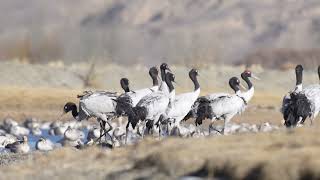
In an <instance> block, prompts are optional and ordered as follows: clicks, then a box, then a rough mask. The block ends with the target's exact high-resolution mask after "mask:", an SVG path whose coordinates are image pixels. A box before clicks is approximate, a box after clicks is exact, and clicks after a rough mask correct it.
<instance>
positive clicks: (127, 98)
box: [116, 67, 159, 116]
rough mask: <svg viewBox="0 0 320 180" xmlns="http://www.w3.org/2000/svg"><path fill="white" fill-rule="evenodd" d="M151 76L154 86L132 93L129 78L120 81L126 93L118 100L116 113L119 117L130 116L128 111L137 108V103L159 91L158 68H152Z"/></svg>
mask: <svg viewBox="0 0 320 180" xmlns="http://www.w3.org/2000/svg"><path fill="white" fill-rule="evenodd" d="M149 75H150V77H151V79H152V82H153V86H152V87H151V88H144V89H140V90H135V91H131V89H130V86H129V80H128V79H127V78H122V79H121V80H120V85H121V87H122V89H123V90H124V91H125V93H123V94H121V95H120V96H119V97H118V98H117V99H116V102H117V106H116V112H117V115H118V116H122V115H126V114H128V113H127V111H128V110H129V109H130V107H135V106H136V105H137V103H138V102H139V101H140V100H141V99H142V98H143V97H144V96H146V95H148V94H150V93H152V92H156V91H158V89H159V83H158V70H157V68H156V67H151V68H150V70H149ZM129 106H130V107H129Z"/></svg>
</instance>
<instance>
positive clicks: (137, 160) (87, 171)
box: [0, 127, 320, 179]
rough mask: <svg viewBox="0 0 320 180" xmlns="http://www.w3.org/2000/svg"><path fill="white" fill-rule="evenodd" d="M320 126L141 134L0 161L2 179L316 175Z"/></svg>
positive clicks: (319, 175)
mask: <svg viewBox="0 0 320 180" xmlns="http://www.w3.org/2000/svg"><path fill="white" fill-rule="evenodd" d="M319 135H320V132H319V127H313V128H308V127H306V128H300V129H296V130H294V131H293V130H290V131H282V132H275V133H260V134H248V135H236V136H234V135H231V136H220V137H212V138H202V139H167V140H163V141H155V140H150V139H149V140H145V141H144V142H142V143H140V144H138V145H136V146H131V147H128V148H118V149H115V150H113V151H103V150H99V149H97V148H89V149H86V150H83V151H76V150H74V149H69V148H63V149H59V150H56V151H53V152H50V153H48V154H41V153H34V154H33V155H32V158H28V159H27V160H25V161H23V162H21V163H19V164H18V163H15V164H12V165H9V166H2V167H0V172H6V173H1V175H0V176H1V177H2V179H17V178H18V179H34V178H36V179H43V178H50V179H51V178H53V179H67V178H68V179H69V178H70V177H71V178H72V179H76V178H80V179H87V178H89V177H90V178H93V179H104V178H108V179H109V178H114V179H135V178H138V177H140V178H143V177H144V178H151V177H153V178H154V179H163V178H166V179H167V178H170V179H172V178H178V177H181V176H187V175H193V176H201V177H216V178H226V179H279V178H281V179H314V178H320V168H319V167H320V159H319V157H320V154H319V153H320V146H319V145H320V140H319V139H318V138H315V137H318V136H319Z"/></svg>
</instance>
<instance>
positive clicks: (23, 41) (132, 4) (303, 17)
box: [0, 0, 320, 64]
mask: <svg viewBox="0 0 320 180" xmlns="http://www.w3.org/2000/svg"><path fill="white" fill-rule="evenodd" d="M22 14H23V15H22ZM8 17H10V18H8ZM0 24H1V27H0V32H1V33H0V47H1V48H0V58H1V59H11V58H20V59H25V58H27V59H29V61H31V62H42V61H45V60H56V59H62V60H65V61H69V62H70V61H79V60H84V61H87V60H88V59H94V60H97V61H104V62H110V61H112V62H117V63H122V64H123V63H125V64H126V63H132V62H140V63H141V62H142V63H149V64H150V63H152V62H158V61H160V60H162V59H167V60H168V61H170V62H175V63H188V64H201V63H203V62H239V61H246V57H247V55H249V54H254V53H255V51H256V50H261V49H278V48H286V49H290V50H291V51H296V50H298V52H300V51H301V50H307V49H313V50H315V51H318V49H317V48H319V44H320V41H319V39H320V38H319V33H318V32H319V29H320V2H319V1H317V0H304V1H293V0H282V1H278V0H263V1H252V0H233V1H221V0H201V1H193V0H185V1H174V0H167V1H148V0H108V1H104V0H94V1H83V0H81V1H64V0H58V1H54V2H53V1H39V0H30V1H28V2H23V3H21V1H18V0H13V1H11V0H10V1H9V0H4V1H1V2H0ZM268 52H269V53H273V51H268ZM275 54H277V53H275ZM277 57H279V56H276V57H275V58H270V59H268V60H265V61H271V60H272V61H274V62H275V64H276V62H279V61H280V62H281V61H285V60H281V58H277ZM280 57H281V56H280ZM275 59H276V60H275ZM309 59H310V58H309ZM258 61H261V60H258ZM289 61H290V59H289ZM310 61H311V60H310ZM312 61H316V62H319V60H318V59H316V60H314V59H313V60H312Z"/></svg>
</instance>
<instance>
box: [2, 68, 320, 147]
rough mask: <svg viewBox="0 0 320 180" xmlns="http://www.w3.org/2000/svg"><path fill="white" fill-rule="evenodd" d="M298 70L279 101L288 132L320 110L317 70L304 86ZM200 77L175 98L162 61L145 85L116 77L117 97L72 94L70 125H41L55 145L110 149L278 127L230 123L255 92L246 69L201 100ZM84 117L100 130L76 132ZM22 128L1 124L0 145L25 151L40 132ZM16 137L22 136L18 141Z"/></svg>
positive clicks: (32, 126) (44, 142) (33, 125)
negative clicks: (152, 138)
mask: <svg viewBox="0 0 320 180" xmlns="http://www.w3.org/2000/svg"><path fill="white" fill-rule="evenodd" d="M303 71H304V69H303V66H302V65H297V66H296V68H295V79H296V82H295V87H294V88H293V89H292V90H291V91H289V92H288V93H287V94H286V95H285V96H284V97H283V100H282V107H281V112H282V115H283V119H284V123H283V125H284V127H287V128H294V127H300V126H303V125H304V123H305V121H306V120H307V119H309V120H310V123H309V124H310V125H313V123H314V120H315V118H316V117H317V115H318V114H319V111H320V66H319V67H318V69H317V74H318V78H319V83H318V84H311V85H307V86H304V85H303ZM159 73H160V76H159ZM186 74H187V73H186ZM199 75H201V73H199V72H198V70H197V69H191V70H190V71H189V73H188V76H189V77H188V78H190V80H191V82H192V83H193V86H194V87H193V89H192V90H190V91H189V92H186V93H181V94H176V90H175V83H176V78H175V75H174V72H172V71H171V69H170V68H169V66H168V64H166V63H162V64H161V65H160V68H159V70H158V68H157V67H151V68H150V69H149V76H150V78H151V80H152V85H151V86H150V87H146V88H143V89H137V90H135V89H134V90H133V89H131V87H130V81H129V79H128V78H126V77H123V78H121V79H120V86H121V88H122V89H123V93H120V95H119V93H116V92H108V91H84V92H83V93H82V94H80V95H78V96H77V98H78V99H79V102H78V106H77V104H76V103H74V102H67V103H66V104H65V105H64V107H63V114H62V115H61V117H62V116H63V115H64V114H67V113H69V112H70V113H71V114H72V116H73V118H74V119H75V121H70V123H62V122H61V121H55V122H53V123H51V124H50V125H48V127H46V128H47V129H48V134H49V135H60V136H63V137H64V138H63V139H61V140H60V141H58V142H59V143H60V144H61V145H71V146H74V147H77V148H79V149H81V148H84V147H86V146H88V145H92V144H99V145H101V146H102V147H107V148H112V147H116V146H120V145H122V144H127V142H130V143H132V142H137V141H138V140H140V139H143V138H144V137H145V136H157V137H159V138H160V139H161V138H164V137H166V136H180V137H189V136H192V137H199V136H202V135H200V134H201V133H202V134H203V136H206V135H210V134H212V133H213V134H220V135H227V134H232V133H233V132H235V129H236V131H237V132H241V131H243V132H248V131H247V130H249V131H252V132H258V131H263V132H269V131H272V130H273V129H278V128H279V127H274V126H272V125H270V124H269V123H264V124H263V125H261V126H260V127H257V126H255V125H249V124H245V123H244V124H243V125H238V126H237V125H233V124H232V123H231V120H232V118H233V117H235V116H236V115H239V114H241V113H243V112H244V111H245V110H246V108H247V106H248V104H249V103H250V101H251V100H252V98H253V96H254V93H255V88H254V81H252V80H253V79H256V80H260V79H259V78H258V77H257V76H255V74H254V73H252V72H251V71H249V70H244V71H243V72H242V73H241V74H240V77H241V79H242V80H243V81H244V82H245V84H246V87H245V86H243V85H242V83H241V80H240V78H238V77H231V78H230V79H229V82H228V84H229V86H230V88H231V89H232V90H233V93H231V94H229V93H209V94H206V95H202V96H200V93H201V90H200V89H201V88H200V87H201V85H200V83H199V81H198V76H199ZM123 117H126V118H127V122H126V123H123V122H122V118H123ZM89 118H95V119H96V120H97V122H98V124H99V126H100V127H92V128H90V129H89V131H88V132H87V133H86V134H87V135H86V134H85V133H84V132H83V131H81V130H79V128H77V126H79V125H77V123H78V122H81V121H83V120H88V119H89ZM115 119H118V120H119V121H118V123H115V122H114V120H115ZM120 120H121V121H120ZM205 120H210V123H209V130H208V131H202V132H201V131H200V129H203V128H204V127H203V125H202V124H203V122H204V121H205ZM219 120H223V125H222V126H220V127H221V128H220V129H219V128H217V127H218V126H214V123H215V122H216V121H219ZM185 121H189V122H188V123H186V122H185ZM192 121H193V122H194V123H192ZM71 122H74V123H75V124H72V123H71ZM190 122H191V123H190ZM192 124H195V125H192ZM230 124H231V125H230ZM23 125H24V127H22V126H19V125H18V123H17V122H15V121H13V120H11V119H7V120H5V121H4V124H3V125H2V126H1V127H2V129H0V130H2V131H0V146H2V147H5V148H6V149H8V150H9V151H11V152H18V153H27V152H29V151H30V147H29V145H28V135H29V134H30V133H31V134H32V135H34V136H39V137H40V136H41V133H42V131H41V129H40V124H39V123H37V122H36V121H35V120H34V119H28V120H27V121H26V122H25V123H24V124H23ZM6 132H9V133H10V134H7V133H6ZM197 132H198V133H197ZM199 132H200V133H199ZM206 133H207V134H206ZM1 134H2V135H1ZM16 137H22V139H17V138H16ZM103 137H104V141H103V139H102V138H103ZM85 138H86V139H87V142H86V143H85V144H84V143H83V142H82V141H81V139H85ZM107 142H111V144H110V143H109V144H108V143H107ZM56 147H57V144H56V143H54V142H52V141H51V140H50V139H46V138H44V137H41V138H39V139H38V141H37V142H36V143H35V148H36V149H37V150H40V151H50V150H53V149H54V148H56ZM58 147H59V146H58Z"/></svg>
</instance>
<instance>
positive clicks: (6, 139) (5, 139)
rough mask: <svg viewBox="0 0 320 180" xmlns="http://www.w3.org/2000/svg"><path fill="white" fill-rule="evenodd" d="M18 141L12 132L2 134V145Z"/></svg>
mask: <svg viewBox="0 0 320 180" xmlns="http://www.w3.org/2000/svg"><path fill="white" fill-rule="evenodd" d="M16 141H17V138H16V137H15V136H13V135H11V134H5V135H1V136H0V147H2V148H4V147H5V146H7V145H8V144H12V143H14V142H16Z"/></svg>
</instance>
